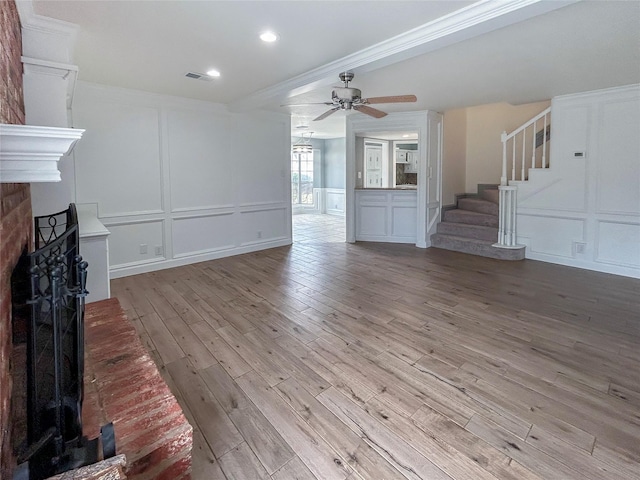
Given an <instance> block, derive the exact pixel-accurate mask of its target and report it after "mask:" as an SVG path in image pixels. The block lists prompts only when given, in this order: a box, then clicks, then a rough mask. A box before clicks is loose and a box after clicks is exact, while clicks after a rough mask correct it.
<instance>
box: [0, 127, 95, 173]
mask: <svg viewBox="0 0 640 480" xmlns="http://www.w3.org/2000/svg"><path fill="white" fill-rule="evenodd" d="M83 133H84V130H81V129H77V128H59V127H37V126H34V125H6V124H0V183H32V182H59V181H60V180H61V178H60V171H59V170H58V160H60V158H61V157H62V156H63V155H65V154H67V153H69V152H70V151H71V149H72V148H73V146H74V145H75V143H76V142H77V141H78V140H80V138H81V137H82V134H83Z"/></svg>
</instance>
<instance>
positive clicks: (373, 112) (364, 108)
mask: <svg viewBox="0 0 640 480" xmlns="http://www.w3.org/2000/svg"><path fill="white" fill-rule="evenodd" d="M353 108H354V109H355V110H358V111H359V112H361V113H366V114H367V115H371V116H372V117H375V118H382V117H386V116H387V114H386V113H385V112H383V111H382V110H378V109H377V108H373V107H368V106H366V105H354V106H353Z"/></svg>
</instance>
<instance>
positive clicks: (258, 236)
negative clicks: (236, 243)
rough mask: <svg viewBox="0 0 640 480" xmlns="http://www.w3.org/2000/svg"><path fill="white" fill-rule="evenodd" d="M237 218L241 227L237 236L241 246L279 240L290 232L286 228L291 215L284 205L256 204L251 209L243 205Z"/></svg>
mask: <svg viewBox="0 0 640 480" xmlns="http://www.w3.org/2000/svg"><path fill="white" fill-rule="evenodd" d="M239 220H240V225H241V227H240V231H239V232H238V238H239V239H240V245H241V246H248V245H257V244H260V243H264V242H265V241H271V240H281V239H285V238H287V236H288V235H289V234H290V233H289V232H288V231H287V230H288V225H289V222H290V221H291V217H290V213H289V210H288V209H287V207H286V206H284V205H280V206H273V207H270V208H265V207H264V206H263V207H260V206H256V207H255V208H252V209H249V208H247V207H243V211H242V212H241V213H240V218H239Z"/></svg>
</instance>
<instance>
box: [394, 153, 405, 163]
mask: <svg viewBox="0 0 640 480" xmlns="http://www.w3.org/2000/svg"><path fill="white" fill-rule="evenodd" d="M407 153H408V152H407V150H396V163H407Z"/></svg>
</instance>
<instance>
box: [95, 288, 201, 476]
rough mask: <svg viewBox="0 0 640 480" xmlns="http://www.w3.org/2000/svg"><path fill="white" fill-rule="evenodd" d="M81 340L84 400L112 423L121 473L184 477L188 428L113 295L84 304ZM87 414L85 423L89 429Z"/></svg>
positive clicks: (187, 472)
mask: <svg viewBox="0 0 640 480" xmlns="http://www.w3.org/2000/svg"><path fill="white" fill-rule="evenodd" d="M85 339H86V352H87V354H86V363H85V365H86V370H85V373H86V376H87V380H86V382H85V383H87V382H90V386H91V391H92V392H93V393H91V394H88V395H87V399H89V398H90V399H91V400H90V401H91V402H92V405H94V406H95V405H98V406H99V409H100V413H99V414H98V416H100V417H101V418H105V419H106V420H105V421H113V422H114V427H115V432H116V446H117V449H118V453H124V454H125V455H126V456H127V468H126V470H125V473H126V474H127V478H130V479H135V480H143V479H152V478H153V479H155V478H159V477H158V475H162V478H173V479H178V478H189V475H190V471H191V448H192V443H193V429H192V427H191V425H189V423H188V421H187V420H186V418H185V417H184V414H183V413H182V409H181V408H180V406H179V404H178V403H177V401H176V399H175V397H174V396H173V395H172V394H171V391H170V390H169V388H168V387H167V385H166V383H165V382H164V380H163V379H162V377H161V376H160V374H159V372H158V369H157V367H156V365H155V364H154V363H153V361H152V360H151V358H150V357H149V354H148V353H147V352H146V350H145V349H144V347H143V346H142V343H141V342H140V339H139V337H138V335H137V333H136V331H135V328H134V327H133V325H132V324H131V322H129V320H128V319H127V318H126V315H124V313H123V311H122V308H121V307H120V304H119V303H118V301H117V300H116V299H110V300H104V301H101V302H95V303H91V304H88V305H87V309H86V313H85ZM87 391H89V388H87ZM96 396H97V397H98V399H97V400H96V398H95V397H96ZM86 401H88V400H85V402H86ZM89 413H91V415H93V416H96V415H97V414H96V412H95V411H94V408H93V407H92V408H91V409H86V410H84V412H83V418H85V420H84V423H85V426H86V427H87V428H91V429H95V428H96V427H95V419H94V418H92V419H89V418H87V415H88V414H89ZM165 472H166V473H165Z"/></svg>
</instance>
